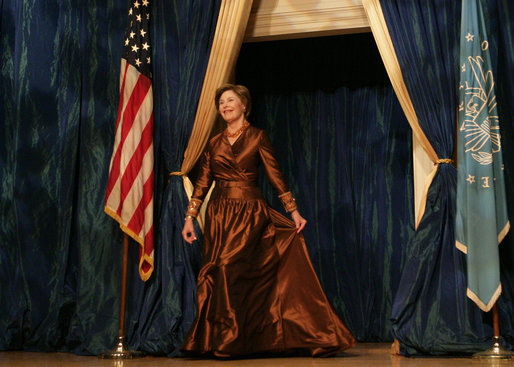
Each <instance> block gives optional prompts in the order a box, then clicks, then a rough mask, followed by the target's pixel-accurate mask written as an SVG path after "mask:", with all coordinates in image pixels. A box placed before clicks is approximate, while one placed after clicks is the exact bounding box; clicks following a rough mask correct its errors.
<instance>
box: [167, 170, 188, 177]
mask: <svg viewBox="0 0 514 367" xmlns="http://www.w3.org/2000/svg"><path fill="white" fill-rule="evenodd" d="M185 174H186V173H185V172H182V171H175V172H170V174H169V175H170V176H184V175H185Z"/></svg>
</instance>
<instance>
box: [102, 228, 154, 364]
mask: <svg viewBox="0 0 514 367" xmlns="http://www.w3.org/2000/svg"><path fill="white" fill-rule="evenodd" d="M128 246H129V237H128V235H127V234H126V233H123V262H122V268H121V290H120V323H119V328H118V342H117V344H116V347H115V348H114V350H112V351H110V352H105V353H102V354H100V355H99V356H98V358H101V359H133V358H141V357H143V356H144V353H143V352H141V351H137V350H128V349H126V348H125V343H124V342H125V309H126V299H127V263H128Z"/></svg>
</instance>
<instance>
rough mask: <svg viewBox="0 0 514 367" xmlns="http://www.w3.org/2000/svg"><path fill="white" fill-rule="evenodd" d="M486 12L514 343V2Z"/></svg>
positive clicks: (506, 329)
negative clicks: (506, 220)
mask: <svg viewBox="0 0 514 367" xmlns="http://www.w3.org/2000/svg"><path fill="white" fill-rule="evenodd" d="M485 5H486V6H485V7H484V12H485V16H486V17H487V19H488V20H489V22H488V29H487V34H488V35H490V36H489V38H490V49H491V59H492V61H493V64H494V66H493V67H494V68H495V70H493V72H494V75H495V80H496V81H497V84H496V87H497V88H496V98H497V100H498V112H499V116H500V128H501V134H502V150H503V162H504V166H505V171H504V173H505V187H506V191H507V208H508V211H509V218H510V221H511V230H510V232H509V234H508V235H507V237H506V238H505V239H504V240H503V242H502V243H501V245H500V276H501V279H500V280H501V282H502V288H503V291H502V295H501V296H500V298H499V299H498V305H499V310H500V321H501V323H500V326H501V329H502V330H501V334H502V337H503V338H505V339H506V340H508V341H509V342H510V344H511V345H513V344H514V229H512V228H513V223H514V144H512V142H514V2H512V1H509V0H488V1H486V2H485Z"/></svg>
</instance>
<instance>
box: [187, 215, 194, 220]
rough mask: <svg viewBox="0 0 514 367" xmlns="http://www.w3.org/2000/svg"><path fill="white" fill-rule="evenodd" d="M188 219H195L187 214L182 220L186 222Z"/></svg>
mask: <svg viewBox="0 0 514 367" xmlns="http://www.w3.org/2000/svg"><path fill="white" fill-rule="evenodd" d="M189 218H191V220H193V219H195V217H193V216H192V215H191V214H188V215H186V217H185V218H184V220H188V219H189Z"/></svg>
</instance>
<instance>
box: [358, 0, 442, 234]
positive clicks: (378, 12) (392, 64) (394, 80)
mask: <svg viewBox="0 0 514 367" xmlns="http://www.w3.org/2000/svg"><path fill="white" fill-rule="evenodd" d="M362 5H363V6H364V10H365V11H366V15H367V17H368V21H369V24H370V27H371V32H372V33H373V37H374V38H375V42H376V44H377V47H378V50H379V52H380V55H381V57H382V61H383V62H384V66H385V68H386V70H387V74H388V75H389V79H390V80H391V84H392V86H393V89H394V91H395V93H396V96H397V97H398V100H399V101H400V105H401V106H402V109H403V112H404V113H405V116H406V117H407V121H408V122H409V125H410V127H411V128H412V132H413V134H414V137H415V139H417V141H418V142H419V144H420V145H421V147H422V148H423V150H424V151H425V153H426V154H427V156H428V158H429V159H430V160H431V161H432V162H433V163H434V167H433V169H432V171H431V172H430V173H429V175H428V177H427V179H426V183H425V189H424V193H423V197H422V199H421V205H420V207H419V211H418V213H416V228H417V227H418V225H419V222H420V221H421V218H422V217H423V214H424V212H425V207H426V198H427V193H428V189H429V187H430V185H431V183H432V179H433V178H434V176H435V174H436V172H437V167H438V166H439V164H440V163H447V162H446V160H440V159H439V157H438V156H437V153H436V152H435V150H434V148H433V147H432V145H431V144H430V142H429V141H428V139H427V137H426V136H425V133H424V132H423V130H422V129H421V127H420V125H419V122H418V118H417V116H416V111H415V110H414V106H413V105H412V101H411V99H410V96H409V92H408V91H407V87H406V86H405V82H404V80H403V76H402V71H401V69H400V64H399V63H398V59H397V58H396V52H395V50H394V46H393V42H392V40H391V36H390V35H389V30H388V29H387V24H386V21H385V18H384V14H383V13H382V7H381V6H380V1H379V0H362Z"/></svg>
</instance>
